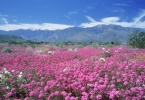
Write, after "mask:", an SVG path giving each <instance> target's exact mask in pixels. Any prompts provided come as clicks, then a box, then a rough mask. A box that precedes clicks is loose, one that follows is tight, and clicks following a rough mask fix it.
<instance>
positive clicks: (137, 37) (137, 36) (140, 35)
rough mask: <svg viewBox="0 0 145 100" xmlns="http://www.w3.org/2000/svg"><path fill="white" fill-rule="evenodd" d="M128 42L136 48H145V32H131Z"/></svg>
mask: <svg viewBox="0 0 145 100" xmlns="http://www.w3.org/2000/svg"><path fill="white" fill-rule="evenodd" d="M128 44H129V45H130V46H132V47H134V48H145V32H139V31H136V32H134V33H133V34H131V35H130V36H129V39H128Z"/></svg>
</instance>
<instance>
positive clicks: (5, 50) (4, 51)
mask: <svg viewBox="0 0 145 100" xmlns="http://www.w3.org/2000/svg"><path fill="white" fill-rule="evenodd" d="M1 52H2V53H11V52H12V50H11V49H10V48H3V49H2V50H1Z"/></svg>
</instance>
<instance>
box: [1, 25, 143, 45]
mask: <svg viewBox="0 0 145 100" xmlns="http://www.w3.org/2000/svg"><path fill="white" fill-rule="evenodd" d="M136 30H141V31H143V29H139V28H131V27H122V26H119V25H97V26H94V27H89V28H81V27H71V28H67V29H64V30H55V31H49V30H15V31H0V33H2V34H14V35H17V36H21V37H22V38H24V39H27V40H32V41H48V42H67V41H71V42H111V41H113V42H121V43H126V42H127V39H128V36H129V34H131V33H133V32H134V31H136Z"/></svg>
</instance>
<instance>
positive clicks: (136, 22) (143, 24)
mask: <svg viewBox="0 0 145 100" xmlns="http://www.w3.org/2000/svg"><path fill="white" fill-rule="evenodd" d="M85 17H86V16H85ZM143 17H145V10H142V12H141V13H140V14H139V16H138V17H135V18H134V19H133V21H131V22H127V21H120V18H119V17H106V18H102V19H101V20H100V21H96V20H95V19H93V18H91V17H90V16H87V19H89V21H90V22H88V23H82V24H81V25H80V27H93V26H96V25H99V24H105V25H109V24H115V25H121V26H123V27H135V28H145V20H144V21H141V19H142V18H143Z"/></svg>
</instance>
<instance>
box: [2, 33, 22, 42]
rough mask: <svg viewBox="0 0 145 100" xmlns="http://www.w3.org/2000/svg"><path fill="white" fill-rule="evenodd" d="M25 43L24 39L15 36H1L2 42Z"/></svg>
mask: <svg viewBox="0 0 145 100" xmlns="http://www.w3.org/2000/svg"><path fill="white" fill-rule="evenodd" d="M10 41H25V40H24V39H23V38H22V37H20V36H17V35H13V34H0V42H1V43H2V42H10Z"/></svg>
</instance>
